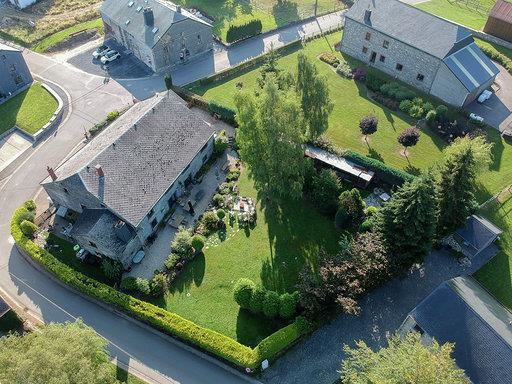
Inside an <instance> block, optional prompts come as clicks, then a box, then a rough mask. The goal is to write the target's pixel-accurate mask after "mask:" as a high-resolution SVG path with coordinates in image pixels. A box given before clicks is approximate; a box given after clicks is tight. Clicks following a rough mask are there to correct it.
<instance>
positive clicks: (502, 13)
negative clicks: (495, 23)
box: [489, 0, 512, 23]
mask: <svg viewBox="0 0 512 384" xmlns="http://www.w3.org/2000/svg"><path fill="white" fill-rule="evenodd" d="M489 16H490V17H494V18H495V19H498V20H503V21H504V22H506V23H512V3H509V2H508V1H504V0H498V1H496V4H494V6H493V7H492V9H491V11H490V12H489Z"/></svg>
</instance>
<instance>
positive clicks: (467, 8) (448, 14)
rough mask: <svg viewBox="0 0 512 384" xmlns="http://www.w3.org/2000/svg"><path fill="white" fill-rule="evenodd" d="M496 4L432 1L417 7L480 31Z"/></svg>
mask: <svg viewBox="0 0 512 384" xmlns="http://www.w3.org/2000/svg"><path fill="white" fill-rule="evenodd" d="M495 2H496V1H495V0H430V1H426V2H424V3H419V4H416V7H418V8H420V9H422V10H424V11H427V12H430V13H433V14H434V15H437V16H440V17H443V18H445V19H449V20H452V21H455V22H456V23H459V24H462V25H465V26H467V27H469V28H472V29H476V30H478V31H479V30H481V29H482V28H483V27H484V25H485V22H486V21H487V14H488V12H489V10H490V9H491V8H492V6H493V5H494V3H495Z"/></svg>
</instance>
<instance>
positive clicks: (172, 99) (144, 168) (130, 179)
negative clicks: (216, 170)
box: [43, 92, 214, 227]
mask: <svg viewBox="0 0 512 384" xmlns="http://www.w3.org/2000/svg"><path fill="white" fill-rule="evenodd" d="M213 134H214V129H213V127H212V126H211V125H210V124H208V123H207V122H205V121H204V120H203V119H202V118H201V116H200V115H199V114H198V113H197V112H195V111H193V110H190V109H188V108H187V106H186V105H185V103H184V101H183V100H182V99H181V98H180V97H179V96H177V95H176V94H175V93H174V92H166V93H161V94H157V95H156V96H155V97H152V98H150V99H148V100H145V101H142V102H139V103H137V104H135V105H134V106H133V107H132V108H130V109H129V110H128V111H127V112H125V113H124V114H123V115H122V116H120V117H119V118H118V119H117V120H116V121H115V122H114V123H112V124H111V125H110V126H109V127H108V128H107V129H105V130H104V131H103V132H101V133H100V134H99V135H98V136H97V137H95V138H94V139H93V140H91V142H90V143H89V144H87V145H86V146H85V147H84V148H83V149H81V150H80V151H79V152H77V153H76V154H75V155H74V156H73V157H71V158H70V159H69V160H67V161H66V162H65V163H64V164H62V166H60V167H59V168H58V169H56V173H57V177H58V179H57V182H58V181H60V180H64V179H67V178H69V177H72V176H73V175H78V176H79V177H80V178H81V180H82V182H83V184H84V185H85V187H86V188H87V190H88V191H89V192H90V193H92V194H93V195H94V196H96V197H98V198H99V200H100V201H103V203H104V204H106V205H107V206H108V207H109V208H110V209H111V210H112V211H113V212H114V213H116V214H118V215H120V216H121V217H122V218H123V219H124V220H126V221H128V222H129V223H131V224H132V225H133V226H134V227H137V226H138V224H139V223H140V221H141V220H142V219H143V218H144V217H145V216H146V214H147V213H148V212H149V211H150V210H151V208H153V206H154V205H155V204H156V203H157V202H158V200H159V199H160V198H161V197H162V195H163V194H164V193H165V192H166V191H167V190H168V189H169V187H170V186H171V185H172V184H173V183H174V182H175V181H176V179H177V178H178V177H179V176H180V175H181V173H182V172H183V170H184V169H185V168H186V167H187V166H188V165H189V164H190V163H191V161H192V160H193V159H194V158H195V156H196V154H197V153H198V152H199V151H200V150H201V149H202V148H203V146H204V145H205V144H206V143H207V142H208V140H209V139H210V138H211V137H212V136H213ZM98 164H99V165H101V167H102V169H103V172H104V174H105V176H104V177H102V178H100V177H98V175H97V173H96V171H95V167H96V166H97V165H98ZM51 182H52V180H51V179H50V178H49V177H48V178H47V179H46V180H45V181H43V184H47V183H51Z"/></svg>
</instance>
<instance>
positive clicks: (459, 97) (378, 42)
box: [341, 0, 499, 107]
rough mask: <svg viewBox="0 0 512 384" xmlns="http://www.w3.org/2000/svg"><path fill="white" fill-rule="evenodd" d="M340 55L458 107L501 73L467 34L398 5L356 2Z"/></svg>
mask: <svg viewBox="0 0 512 384" xmlns="http://www.w3.org/2000/svg"><path fill="white" fill-rule="evenodd" d="M341 51H342V52H344V53H346V54H348V55H350V56H352V57H355V58H357V59H359V60H361V61H363V62H364V63H366V64H368V65H370V66H372V67H375V68H378V69H379V70H381V71H383V72H385V73H387V74H388V75H390V76H393V77H395V78H396V79H398V80H400V81H403V82H405V83H407V84H409V85H412V86H413V87H415V88H418V89H419V90H421V91H423V92H425V93H429V94H431V95H433V96H435V97H438V98H439V99H441V100H443V101H444V102H446V103H448V104H450V105H453V106H456V107H464V106H466V105H468V104H470V103H471V102H472V101H474V100H475V99H476V98H477V97H478V96H479V95H480V93H481V92H482V91H484V90H485V89H487V88H489V87H490V86H491V85H492V84H493V82H494V80H495V78H496V75H497V74H498V73H499V70H498V68H497V67H496V66H495V65H494V63H493V62H492V61H491V60H490V59H489V58H488V57H487V56H486V55H485V54H484V53H483V52H482V51H481V50H480V49H479V48H478V46H477V45H476V44H475V42H474V40H473V37H472V35H471V32H470V31H469V30H468V29H466V28H464V27H462V26H460V25H457V24H454V23H451V22H450V21H447V20H445V19H442V18H439V17H437V16H434V15H432V14H430V13H426V12H424V11H422V10H419V9H417V8H415V7H413V6H410V5H408V4H405V3H402V2H401V1H398V0H357V1H356V2H355V3H354V5H353V6H352V7H351V8H350V10H349V11H348V12H347V13H346V14H345V29H344V32H343V38H342V42H341Z"/></svg>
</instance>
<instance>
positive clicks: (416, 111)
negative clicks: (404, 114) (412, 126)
mask: <svg viewBox="0 0 512 384" xmlns="http://www.w3.org/2000/svg"><path fill="white" fill-rule="evenodd" d="M409 116H411V117H412V118H414V119H419V118H420V117H422V116H423V108H421V107H420V106H419V105H415V104H413V105H412V106H411V108H409Z"/></svg>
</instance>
